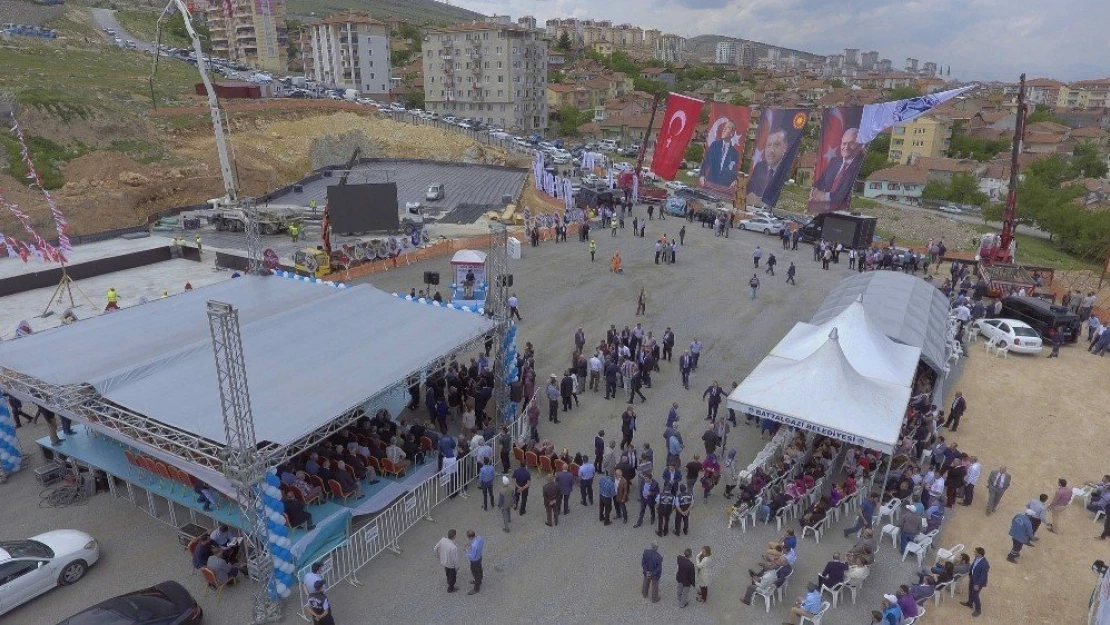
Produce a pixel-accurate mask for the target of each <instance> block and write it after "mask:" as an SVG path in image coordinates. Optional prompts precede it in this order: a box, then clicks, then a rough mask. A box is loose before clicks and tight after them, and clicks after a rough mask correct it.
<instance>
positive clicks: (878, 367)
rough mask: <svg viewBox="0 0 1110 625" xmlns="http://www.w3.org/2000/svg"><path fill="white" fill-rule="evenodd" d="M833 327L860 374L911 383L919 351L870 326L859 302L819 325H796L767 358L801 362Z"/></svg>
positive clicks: (897, 382) (872, 325)
mask: <svg viewBox="0 0 1110 625" xmlns="http://www.w3.org/2000/svg"><path fill="white" fill-rule="evenodd" d="M834 328H836V329H838V335H839V337H840V347H841V349H842V350H843V351H844V355H845V357H847V359H848V361H849V362H850V363H851V365H852V367H853V368H854V369H855V370H856V371H858V372H859V373H860V375H863V376H864V377H868V378H874V379H877V380H883V381H885V382H890V383H891V384H899V385H903V386H909V385H911V384H912V383H913V377H914V374H915V373H916V372H917V361H918V359H920V357H921V350H920V349H919V348H916V347H910V346H908V345H901V344H898V343H895V342H894V341H892V340H891V339H889V338H887V336H886V335H884V334H883V333H882V331H880V330H879V329H877V328H876V327H875V326H874V324H872V323H871V321H870V319H869V317H868V314H867V311H866V310H865V309H864V307H863V304H862V303H860V302H859V301H858V300H857V301H854V302H852V303H851V304H849V305H848V307H847V308H845V309H844V310H842V311H840V313H838V314H837V315H836V316H835V317H832V318H831V319H829V320H828V321H825V322H824V323H822V324H820V325H813V324H809V323H799V324H797V325H795V326H794V327H793V328H791V330H790V332H789V333H787V335H786V337H784V338H783V339H782V341H780V342H779V344H778V345H776V346H775V348H774V349H773V350H771V354H770V355H771V356H781V357H783V358H788V359H790V360H804V359H806V358H808V357H809V356H810V355H811V354H813V353H814V352H816V351H817V350H818V349H819V348H820V347H821V346H822V345H824V344H825V343H826V342H827V341H828V339H829V333H830V332H831V331H832V330H833V329H834Z"/></svg>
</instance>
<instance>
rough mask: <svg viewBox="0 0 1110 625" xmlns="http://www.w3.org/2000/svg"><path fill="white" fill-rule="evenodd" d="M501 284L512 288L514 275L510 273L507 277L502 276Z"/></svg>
mask: <svg viewBox="0 0 1110 625" xmlns="http://www.w3.org/2000/svg"><path fill="white" fill-rule="evenodd" d="M501 284H502V285H503V286H512V285H513V274H511V273H510V274H509V275H507V276H501Z"/></svg>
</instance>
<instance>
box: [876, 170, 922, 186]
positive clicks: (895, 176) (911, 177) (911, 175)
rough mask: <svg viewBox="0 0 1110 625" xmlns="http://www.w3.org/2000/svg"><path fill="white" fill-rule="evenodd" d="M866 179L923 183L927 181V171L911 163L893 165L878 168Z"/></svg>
mask: <svg viewBox="0 0 1110 625" xmlns="http://www.w3.org/2000/svg"><path fill="white" fill-rule="evenodd" d="M867 179H868V180H873V181H879V182H898V183H902V184H922V185H923V184H925V183H926V182H928V181H929V172H928V171H927V170H925V169H922V168H920V167H914V166H911V165H895V166H894V167H887V168H886V169H880V170H879V171H876V172H875V173H873V174H871V175H870V176H868V177H867Z"/></svg>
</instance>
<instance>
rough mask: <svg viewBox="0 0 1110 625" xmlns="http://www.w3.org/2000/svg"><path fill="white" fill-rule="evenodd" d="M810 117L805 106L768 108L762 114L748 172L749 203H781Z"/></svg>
mask: <svg viewBox="0 0 1110 625" xmlns="http://www.w3.org/2000/svg"><path fill="white" fill-rule="evenodd" d="M808 121H809V113H808V112H807V111H806V110H805V109H767V110H764V111H763V113H762V114H761V115H760V118H759V133H758V134H757V135H756V138H755V150H754V152H753V154H752V165H751V171H750V172H749V173H748V188H747V192H746V196H747V197H746V201H747V204H748V205H749V206H767V207H773V206H774V205H775V204H777V203H778V201H779V194H780V193H782V187H783V185H785V184H786V180H787V179H788V178H790V165H791V163H793V162H794V156H795V155H797V153H798V147H799V146H800V145H801V143H802V134H803V133H804V131H805V127H806V123H807V122H808Z"/></svg>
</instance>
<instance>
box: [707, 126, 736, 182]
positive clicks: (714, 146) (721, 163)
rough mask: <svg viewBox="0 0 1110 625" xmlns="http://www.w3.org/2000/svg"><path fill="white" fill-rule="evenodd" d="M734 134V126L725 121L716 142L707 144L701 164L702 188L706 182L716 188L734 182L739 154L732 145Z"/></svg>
mask: <svg viewBox="0 0 1110 625" xmlns="http://www.w3.org/2000/svg"><path fill="white" fill-rule="evenodd" d="M735 134H736V124H734V123H732V121H731V120H726V121H725V122H724V123H723V124H721V131H720V134H719V135H718V136H717V140H716V141H714V142H713V143H711V144H709V149H708V150H706V151H705V158H703V159H702V162H701V178H700V180H699V182H701V184H702V185H703V186H704V185H705V183H706V182H708V183H709V184H711V185H715V186H718V187H729V186H732V185H733V184H734V183H735V182H736V163H737V161H739V160H740V154H739V153H738V152H737V151H736V146H734V145H733V144H732V138H733V136H735Z"/></svg>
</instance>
